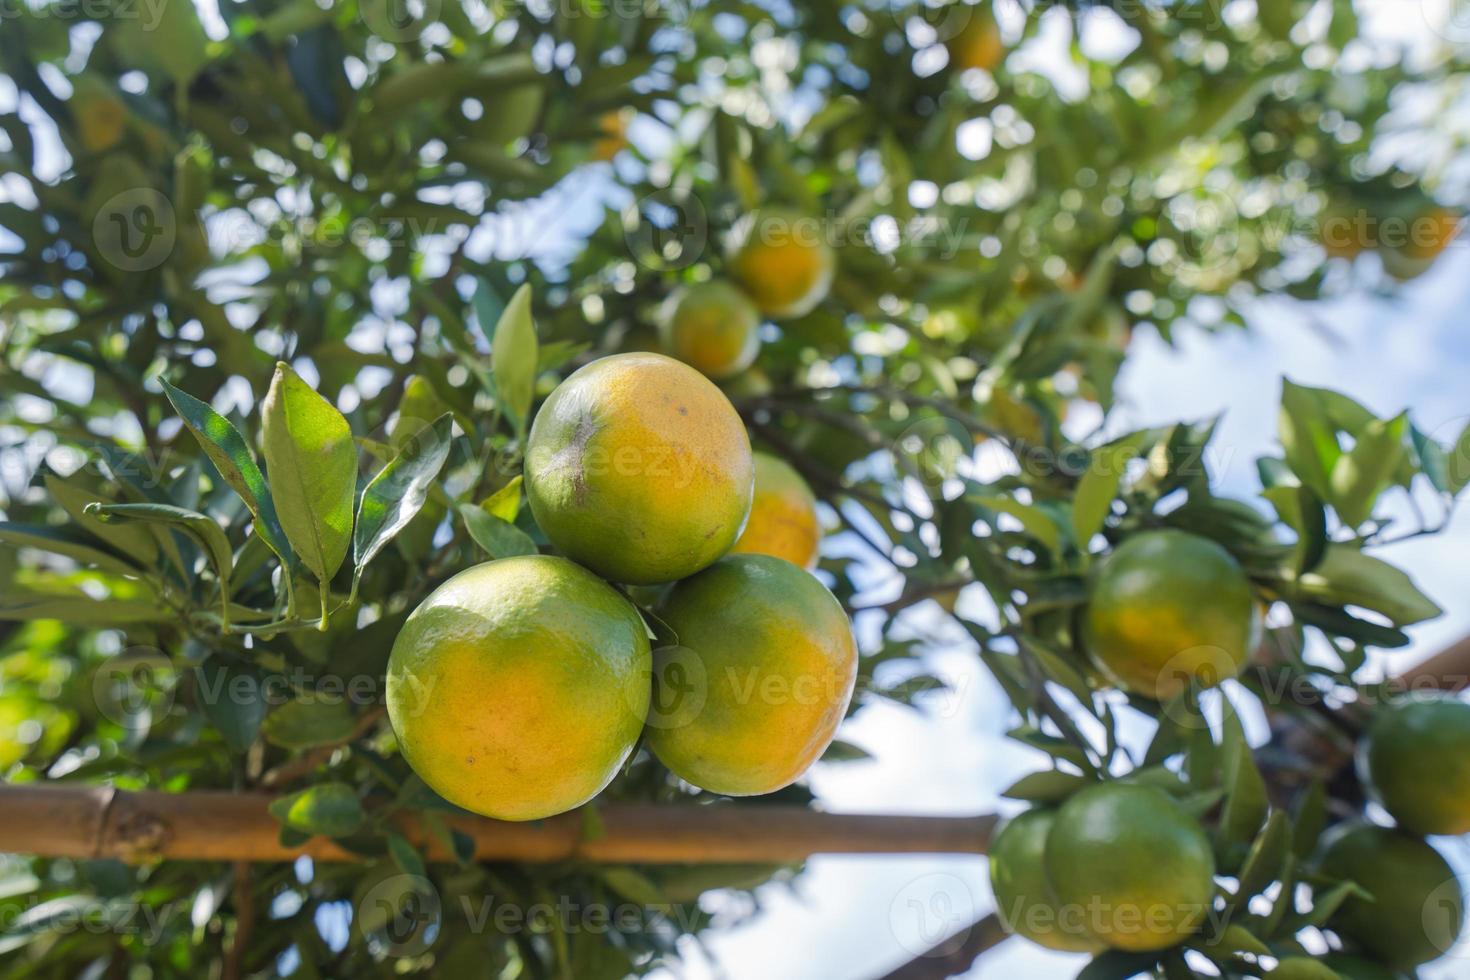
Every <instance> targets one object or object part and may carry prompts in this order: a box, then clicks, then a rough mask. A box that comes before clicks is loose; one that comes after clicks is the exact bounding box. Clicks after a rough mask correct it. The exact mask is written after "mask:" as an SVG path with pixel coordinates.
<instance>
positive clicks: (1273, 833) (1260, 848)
mask: <svg viewBox="0 0 1470 980" xmlns="http://www.w3.org/2000/svg"><path fill="white" fill-rule="evenodd" d="M1291 833H1292V828H1291V821H1290V820H1289V819H1287V816H1286V814H1285V813H1282V812H1281V811H1280V810H1273V811H1271V815H1270V816H1269V817H1267V818H1266V826H1264V827H1262V828H1261V832H1260V833H1259V834H1257V835H1256V840H1255V843H1253V844H1251V849H1250V853H1249V854H1247V855H1246V858H1245V863H1244V864H1243V865H1241V868H1240V875H1239V878H1240V887H1239V889H1237V891H1236V898H1237V900H1238V901H1239V902H1244V901H1245V900H1246V899H1248V898H1250V897H1251V896H1252V895H1257V894H1259V893H1260V892H1262V891H1264V890H1265V888H1266V886H1267V885H1269V884H1271V882H1273V881H1275V880H1276V879H1277V878H1278V877H1279V876H1280V875H1281V873H1282V870H1283V867H1284V865H1285V863H1286V859H1287V855H1288V853H1289V852H1290V850H1291Z"/></svg>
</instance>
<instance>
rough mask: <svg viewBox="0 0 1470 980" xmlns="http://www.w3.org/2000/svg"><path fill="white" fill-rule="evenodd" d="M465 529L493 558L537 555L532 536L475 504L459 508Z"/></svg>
mask: <svg viewBox="0 0 1470 980" xmlns="http://www.w3.org/2000/svg"><path fill="white" fill-rule="evenodd" d="M459 514H460V516H461V517H462V518H464V523H465V528H466V529H468V530H469V532H470V537H471V538H473V539H474V540H475V543H476V544H478V545H479V546H480V547H481V548H484V549H485V553H486V554H488V555H489V556H490V557H491V558H513V557H515V556H517V555H534V554H536V550H537V549H536V542H534V541H532V540H531V538H530V536H529V535H527V534H526V532H525V531H522V530H521V529H520V528H518V527H516V526H515V525H514V524H510V523H508V522H506V521H502V520H501V519H500V518H498V517H496V516H495V515H494V514H491V513H490V512H489V511H486V510H485V509H484V508H481V507H476V506H474V505H473V504H465V505H463V506H461V507H460V508H459Z"/></svg>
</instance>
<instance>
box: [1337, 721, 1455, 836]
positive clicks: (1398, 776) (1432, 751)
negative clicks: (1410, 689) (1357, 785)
mask: <svg viewBox="0 0 1470 980" xmlns="http://www.w3.org/2000/svg"><path fill="white" fill-rule="evenodd" d="M1358 771H1359V773H1360V774H1361V776H1362V779H1363V782H1364V783H1365V784H1366V785H1367V786H1368V789H1369V791H1370V792H1371V793H1372V794H1373V796H1374V798H1375V799H1377V801H1378V802H1379V803H1380V804H1381V805H1382V806H1383V808H1384V809H1385V810H1387V811H1388V812H1389V813H1390V814H1391V815H1392V816H1393V819H1394V822H1395V823H1397V824H1398V825H1399V826H1400V827H1403V828H1404V829H1405V830H1410V831H1413V832H1414V833H1416V834H1447V835H1458V834H1464V833H1470V704H1466V703H1465V702H1463V701H1460V700H1459V699H1457V698H1454V697H1452V696H1450V695H1446V694H1429V693H1425V694H1412V695H1408V696H1406V697H1402V698H1399V699H1397V700H1395V701H1393V702H1391V703H1390V704H1387V705H1385V706H1383V707H1382V708H1380V709H1379V710H1378V711H1377V713H1376V714H1375V715H1374V717H1373V722H1372V724H1371V725H1370V726H1369V727H1368V734H1367V737H1366V738H1364V739H1363V741H1362V742H1361V743H1359V745H1358Z"/></svg>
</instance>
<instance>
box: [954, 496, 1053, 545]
mask: <svg viewBox="0 0 1470 980" xmlns="http://www.w3.org/2000/svg"><path fill="white" fill-rule="evenodd" d="M966 499H967V500H969V501H970V502H971V503H972V504H975V505H977V506H980V507H984V508H986V509H987V510H993V511H996V512H998V513H1001V514H1009V515H1010V516H1011V517H1014V518H1015V519H1016V520H1018V521H1020V522H1021V527H1022V528H1024V529H1025V531H1026V533H1027V534H1029V535H1031V536H1032V537H1033V538H1035V539H1036V540H1037V541H1040V542H1041V543H1042V544H1043V545H1045V546H1046V549H1047V550H1048V551H1050V552H1051V553H1052V554H1054V555H1055V554H1059V553H1060V552H1061V550H1062V548H1061V545H1062V529H1061V528H1059V527H1057V525H1056V522H1055V521H1053V520H1052V519H1051V516H1050V515H1049V514H1047V512H1046V511H1044V510H1042V509H1041V508H1040V507H1033V506H1031V505H1030V504H1023V503H1021V502H1020V501H1019V500H1016V499H1015V498H1013V497H1002V496H999V495H991V496H984V495H973V496H969V497H967V498H966Z"/></svg>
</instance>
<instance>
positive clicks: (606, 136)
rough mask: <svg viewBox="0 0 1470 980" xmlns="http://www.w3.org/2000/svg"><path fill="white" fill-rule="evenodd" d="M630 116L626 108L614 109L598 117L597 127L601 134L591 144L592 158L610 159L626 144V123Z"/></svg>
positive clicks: (630, 113)
mask: <svg viewBox="0 0 1470 980" xmlns="http://www.w3.org/2000/svg"><path fill="white" fill-rule="evenodd" d="M632 117H633V113H632V112H631V111H630V110H628V109H614V110H612V111H611V112H604V113H603V114H602V115H601V116H599V117H598V119H597V128H598V129H599V130H601V131H602V136H601V137H599V138H598V139H597V140H596V141H594V142H593V144H592V159H594V160H602V161H607V160H611V159H612V158H613V157H615V156H617V155H618V152H619V151H620V150H622V148H623V147H625V146H627V145H628V123H629V121H630V120H631V119H632Z"/></svg>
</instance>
